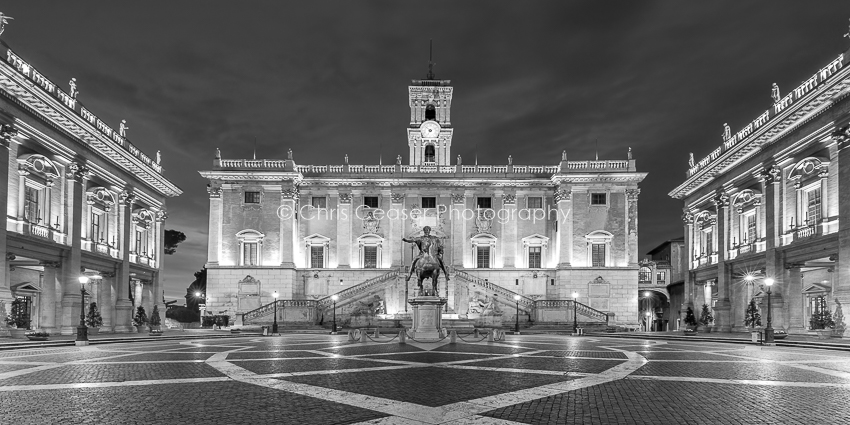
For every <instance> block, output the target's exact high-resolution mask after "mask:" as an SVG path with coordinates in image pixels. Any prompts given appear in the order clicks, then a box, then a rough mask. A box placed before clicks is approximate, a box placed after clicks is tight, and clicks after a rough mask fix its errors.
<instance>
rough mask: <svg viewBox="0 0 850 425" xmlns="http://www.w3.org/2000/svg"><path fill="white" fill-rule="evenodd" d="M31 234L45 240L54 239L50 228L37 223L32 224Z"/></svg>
mask: <svg viewBox="0 0 850 425" xmlns="http://www.w3.org/2000/svg"><path fill="white" fill-rule="evenodd" d="M29 225H30V234H31V235H33V236H38V237H40V238H45V239H53V238H51V237H50V228H48V227H45V226H42V225H40V224H36V223H30V224H29Z"/></svg>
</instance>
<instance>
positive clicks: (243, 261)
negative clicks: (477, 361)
mask: <svg viewBox="0 0 850 425" xmlns="http://www.w3.org/2000/svg"><path fill="white" fill-rule="evenodd" d="M408 93H409V97H408V103H409V107H410V121H409V122H406V123H401V126H404V128H405V132H406V134H407V145H408V146H407V153H408V157H407V160H406V161H404V160H403V158H402V157H401V155H399V156H398V158H397V160H396V161H395V163H394V164H391V165H383V164H377V165H354V164H349V163H348V158H347V155H346V157H345V160H344V163H343V165H301V164H297V163H296V162H295V155H294V153H293V151H292V150H290V151H289V154H288V157H287V158H286V159H226V158H223V157H222V156H221V153H219V152H218V150H217V151H216V156H215V159H214V161H213V167H212V169H211V170H209V171H201V172H200V173H201V175H202V176H203V177H204V178H206V179H209V186H208V191H209V195H210V216H209V252H208V263H207V265H206V266H207V268H208V277H207V294H206V297H207V309H208V310H212V311H216V312H219V311H221V312H224V311H226V312H228V313H230V314H242V313H246V312H251V311H252V310H255V309H258V308H259V307H261V306H264V305H267V304H268V303H271V302H272V300H273V297H272V296H273V294H274V293H275V292H277V294H278V295H279V297H280V299H282V300H292V302H290V303H289V304H286V305H293V306H294V305H298V301H299V300H306V301H317V302H318V303H319V304H320V305H329V301H328V300H329V297H330V296H331V295H333V294H339V306H338V307H342V306H344V305H345V304H346V303H351V304H357V303H356V301H358V300H361V303H360V304H365V303H363V302H362V299H364V298H365V299H367V300H369V299H375V300H377V299H380V305H381V306H382V309H383V312H385V313H386V314H389V315H393V314H401V313H404V312H405V311H406V300H407V297H408V296H412V295H413V294H412V292H411V291H412V288H413V286H414V281H415V279H414V280H411V282H410V283H409V286H408V285H407V284H405V279H404V278H405V277H406V275H407V269H408V267H409V266H410V264H411V261H412V259H413V258H414V257H415V256H416V254H417V250H416V248H415V246H413V245H411V244H407V243H404V242H402V238H405V237H406V238H412V237H417V236H421V235H422V234H423V228H424V227H425V226H429V227H430V228H431V229H432V232H431V234H432V235H436V236H437V237H439V238H440V239H441V240H442V241H443V245H444V247H445V253H444V262H445V265H446V267H447V268H449V269H450V270H449V273H450V276H451V281H450V282H448V283H447V282H445V281H444V279H443V278H442V277H441V278H440V282H439V288H440V295H441V296H443V297H447V298H448V311H449V313H450V314H457V315H459V316H461V317H463V316H464V315H467V314H468V313H470V306H473V307H474V306H475V305H477V304H478V305H480V304H484V303H491V304H493V305H495V308H496V309H502V310H504V311H505V312H506V314H507V315H506V317H513V314H514V311H515V307H516V306H515V304H517V305H518V306H519V307H518V308H519V309H520V310H522V312H523V313H529V314H530V310H532V308H533V306H534V304H535V303H538V304H539V301H541V300H553V301H557V300H572V297H573V295H572V294H573V293H577V295H578V297H577V298H578V302H579V303H582V304H585V305H587V306H590V307H592V308H593V309H595V310H599V311H603V312H607V313H611V314H610V318H611V321H612V323H617V322H630V323H634V322H635V317H636V315H637V297H636V296H635V295H636V291H637V269H638V252H637V246H638V239H637V226H638V221H637V217H638V216H637V201H638V194H639V189H638V183H640V182H641V181H642V180H643V179H644V177H645V176H646V174H645V173H639V172H637V171H636V168H635V160H634V159H632V157H631V151H629V152H628V153H626V152H624V155H623V157H624V159H619V160H593V161H569V160H567V154H566V152H564V153H563V155H562V158H561V161H560V162H557V161H556V162H553V163H551V164H547V165H515V164H513V161H512V159H511V157H510V156H509V155H508V153H507V152H506V153H505V157H506V159H507V163H506V164H502V165H478V164H469V165H465V164H464V163H463V161H462V158H460V156H457V157H456V158H453V157H452V155H451V147H452V142H453V127H452V122H451V103H452V98H453V87H452V86H451V85H450V81H449V80H440V79H436V78H434V76H433V74H431V73H429V75H428V78H426V79H423V80H413V81H412V83H411V85H410V86H409V88H408ZM403 162H404V163H403ZM453 162H454V164H452V163H453ZM516 295H519V296H520V300H519V301H515V299H514V297H515V296H516ZM551 305H553V306H554V305H557V303H554V304H551ZM499 306H501V307H499ZM565 313H566V312H565V311H562V312H556V313H553V314H554V316H552V320H556V319H557V317H555V316H558V315H559V314H561V315H564V314H565ZM508 315H509V316H508ZM558 317H560V316H558ZM561 319H562V320H564V321H566V320H567V318H566V317H563V318H561ZM569 320H572V316H570V318H569Z"/></svg>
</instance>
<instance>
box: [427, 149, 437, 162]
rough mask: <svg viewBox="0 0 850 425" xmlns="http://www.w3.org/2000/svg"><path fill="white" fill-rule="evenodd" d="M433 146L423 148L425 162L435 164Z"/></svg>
mask: <svg viewBox="0 0 850 425" xmlns="http://www.w3.org/2000/svg"><path fill="white" fill-rule="evenodd" d="M436 156H437V154H436V153H435V151H434V145H428V146H425V162H437V159H436Z"/></svg>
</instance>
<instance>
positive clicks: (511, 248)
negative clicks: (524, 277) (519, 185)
mask: <svg viewBox="0 0 850 425" xmlns="http://www.w3.org/2000/svg"><path fill="white" fill-rule="evenodd" d="M499 214H501V217H504V218H503V219H501V220H500V221H502V237H501V240H502V267H507V268H513V267H516V266H517V264H521V263H522V262H521V261H519V260H518V258H517V256H518V255H517V243H518V240H517V224H518V223H517V216H516V214H517V209H516V193H505V194H502V211H500V212H499ZM495 219H496V220H499V215H498V214H497V216H496V218H495Z"/></svg>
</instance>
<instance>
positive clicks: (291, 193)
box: [280, 188, 298, 201]
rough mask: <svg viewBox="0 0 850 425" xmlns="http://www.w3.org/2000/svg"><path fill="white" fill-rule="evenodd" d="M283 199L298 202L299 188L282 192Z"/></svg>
mask: <svg viewBox="0 0 850 425" xmlns="http://www.w3.org/2000/svg"><path fill="white" fill-rule="evenodd" d="M280 198H281V199H290V200H293V201H297V200H298V188H290V189H283V190H281V191H280Z"/></svg>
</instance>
